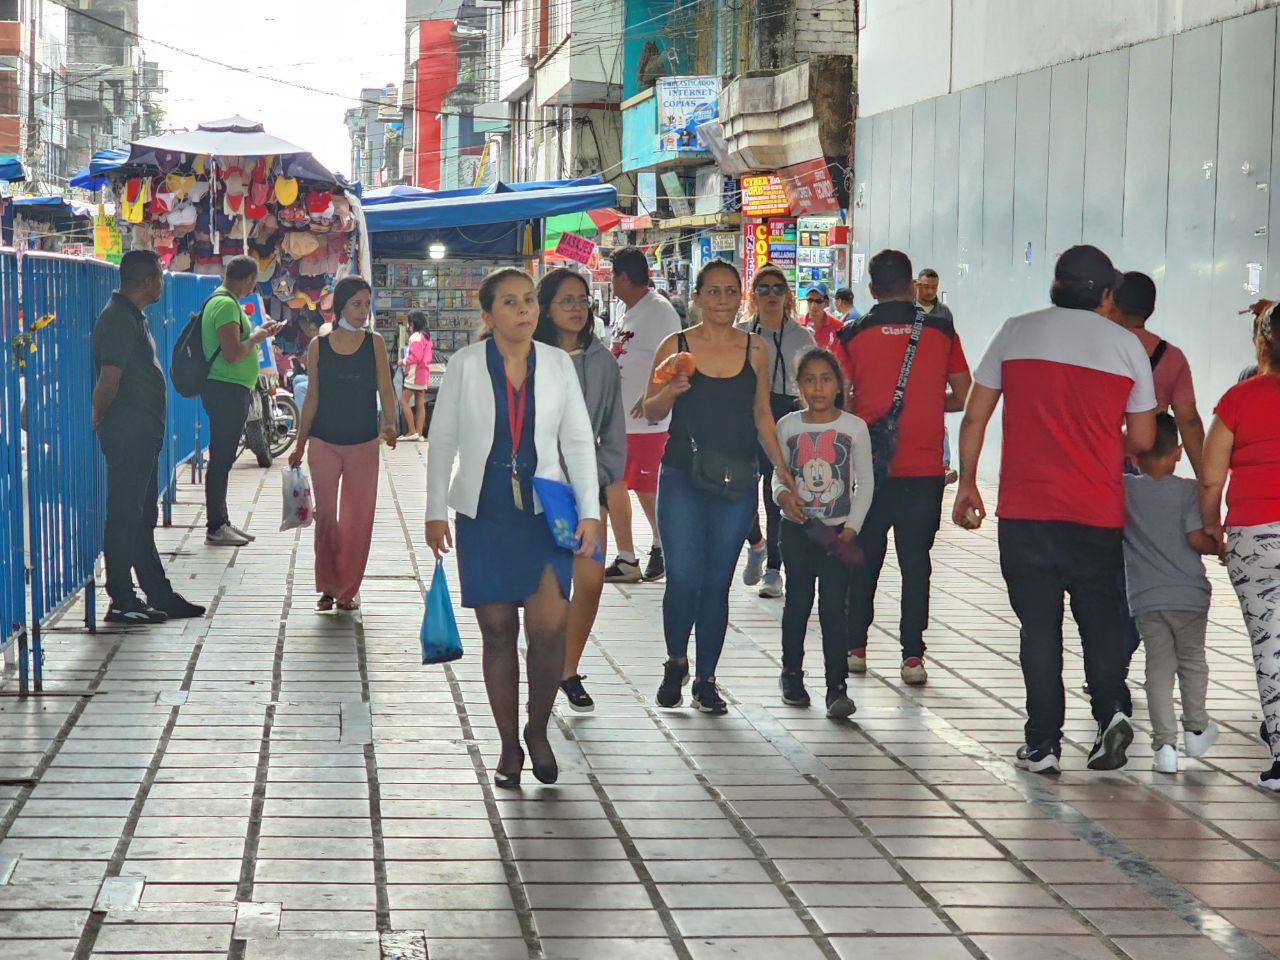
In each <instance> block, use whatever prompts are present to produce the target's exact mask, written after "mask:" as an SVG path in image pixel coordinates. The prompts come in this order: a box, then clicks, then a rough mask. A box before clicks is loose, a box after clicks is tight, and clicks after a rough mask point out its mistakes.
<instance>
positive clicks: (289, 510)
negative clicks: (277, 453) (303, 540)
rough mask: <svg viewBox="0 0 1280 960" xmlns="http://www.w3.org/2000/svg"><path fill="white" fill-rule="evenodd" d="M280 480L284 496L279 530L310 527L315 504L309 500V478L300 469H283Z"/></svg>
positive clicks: (304, 471)
mask: <svg viewBox="0 0 1280 960" xmlns="http://www.w3.org/2000/svg"><path fill="white" fill-rule="evenodd" d="M280 479H281V481H282V483H281V486H282V492H283V494H284V509H283V511H282V513H281V517H280V529H281V530H292V529H293V528H294V527H309V526H311V521H312V519H313V518H314V515H315V504H314V503H313V502H312V500H311V477H309V476H308V475H307V471H306V470H304V469H303V468H302V467H285V468H284V470H283V471H282V472H281V474H280Z"/></svg>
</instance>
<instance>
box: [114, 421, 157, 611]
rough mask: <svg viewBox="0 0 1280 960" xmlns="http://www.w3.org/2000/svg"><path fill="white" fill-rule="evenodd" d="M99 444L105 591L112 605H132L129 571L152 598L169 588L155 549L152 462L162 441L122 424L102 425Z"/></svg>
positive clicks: (135, 597)
mask: <svg viewBox="0 0 1280 960" xmlns="http://www.w3.org/2000/svg"><path fill="white" fill-rule="evenodd" d="M98 443H99V445H100V446H101V447H102V455H103V457H105V458H106V461H107V520H106V524H105V527H104V530H103V550H102V552H103V559H104V562H105V566H106V570H107V595H108V596H109V597H110V598H111V605H112V606H113V607H115V608H116V609H117V610H123V609H128V608H130V607H134V606H137V604H138V595H137V594H136V593H135V592H134V589H133V576H132V572H131V571H136V572H137V574H138V586H140V587H142V591H143V592H144V593H145V594H146V595H147V597H148V598H149V599H150V600H152V601H153V602H161V601H163V600H165V599H166V598H167V597H169V596H170V595H171V594H172V593H173V587H172V586H170V584H169V578H168V577H167V576H165V572H164V565H163V564H162V563H161V562H160V554H159V552H158V551H157V550H156V535H155V534H156V520H157V518H158V516H159V512H158V510H157V508H156V500H157V499H158V496H159V494H158V491H157V486H156V463H157V460H158V458H159V456H160V446H161V440H160V438H159V437H152V436H148V435H147V434H146V433H141V432H138V431H135V430H132V429H130V427H129V425H127V424H120V423H112V424H109V425H104V426H103V427H102V429H101V430H99V432H98Z"/></svg>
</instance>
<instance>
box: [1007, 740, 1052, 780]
mask: <svg viewBox="0 0 1280 960" xmlns="http://www.w3.org/2000/svg"><path fill="white" fill-rule="evenodd" d="M1014 766H1016V767H1017V768H1018V769H1019V770H1029V771H1031V772H1032V773H1045V774H1050V773H1061V772H1062V763H1061V759H1060V758H1059V756H1058V755H1057V754H1056V753H1054V752H1053V751H1052V750H1046V749H1045V748H1044V747H1036V748H1035V749H1034V750H1032V749H1031V748H1030V747H1028V746H1021V747H1019V748H1018V753H1017V760H1016V761H1015V762H1014Z"/></svg>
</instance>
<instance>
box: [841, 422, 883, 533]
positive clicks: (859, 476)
mask: <svg viewBox="0 0 1280 960" xmlns="http://www.w3.org/2000/svg"><path fill="white" fill-rule="evenodd" d="M849 420H850V421H852V422H851V423H847V424H846V425H847V426H848V428H849V434H850V435H851V436H852V437H853V464H852V469H851V470H850V473H851V475H852V477H853V496H852V497H851V498H850V501H849V516H848V518H847V519H846V520H845V522H844V525H845V527H846V528H848V529H849V530H852V531H853V532H854V533H858V532H859V531H860V530H861V529H862V524H863V521H865V520H866V519H867V511H869V510H870V509H871V498H872V496H874V495H875V492H876V474H875V469H874V468H873V467H872V464H871V434H870V433H869V432H868V431H867V424H866V422H865V421H864V420H862V419H861V418H860V417H855V416H852V415H850V417H849Z"/></svg>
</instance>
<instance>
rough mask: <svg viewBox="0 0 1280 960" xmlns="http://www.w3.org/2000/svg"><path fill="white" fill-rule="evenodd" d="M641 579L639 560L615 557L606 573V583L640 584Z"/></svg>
mask: <svg viewBox="0 0 1280 960" xmlns="http://www.w3.org/2000/svg"><path fill="white" fill-rule="evenodd" d="M641 579H642V578H641V576H640V561H639V560H623V559H622V558H621V557H615V558H614V561H613V563H611V564H609V567H608V569H606V570H605V572H604V582H605V583H639V582H640V580H641Z"/></svg>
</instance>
